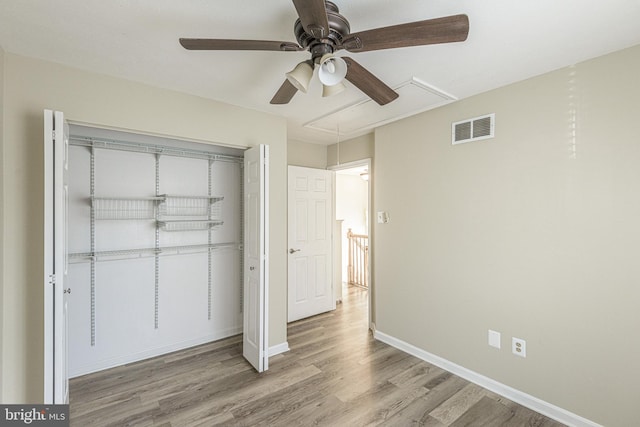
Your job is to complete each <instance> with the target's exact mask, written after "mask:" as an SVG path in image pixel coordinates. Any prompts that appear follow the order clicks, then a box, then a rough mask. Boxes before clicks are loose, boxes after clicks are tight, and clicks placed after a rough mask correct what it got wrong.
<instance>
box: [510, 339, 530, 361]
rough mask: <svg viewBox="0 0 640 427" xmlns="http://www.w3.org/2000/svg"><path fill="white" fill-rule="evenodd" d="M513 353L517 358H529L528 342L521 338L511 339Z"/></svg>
mask: <svg viewBox="0 0 640 427" xmlns="http://www.w3.org/2000/svg"><path fill="white" fill-rule="evenodd" d="M511 351H512V352H513V354H515V355H516V356H520V357H527V342H526V341H525V340H523V339H521V338H516V337H513V338H511Z"/></svg>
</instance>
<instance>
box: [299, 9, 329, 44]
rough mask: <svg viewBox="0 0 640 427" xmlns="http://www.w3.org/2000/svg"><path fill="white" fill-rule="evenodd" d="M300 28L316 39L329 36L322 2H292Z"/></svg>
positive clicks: (327, 20)
mask: <svg viewBox="0 0 640 427" xmlns="http://www.w3.org/2000/svg"><path fill="white" fill-rule="evenodd" d="M293 5H294V6H295V7H296V11H297V12H298V16H299V17H300V22H302V28H304V30H305V31H306V32H307V33H309V34H311V35H312V36H313V37H315V38H317V39H321V38H323V37H327V36H328V35H329V18H328V17H327V8H326V6H325V4H324V0H293Z"/></svg>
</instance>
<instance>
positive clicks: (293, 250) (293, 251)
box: [289, 248, 300, 254]
mask: <svg viewBox="0 0 640 427" xmlns="http://www.w3.org/2000/svg"><path fill="white" fill-rule="evenodd" d="M296 252H300V249H293V248H291V249H289V253H290V254H293V253H296Z"/></svg>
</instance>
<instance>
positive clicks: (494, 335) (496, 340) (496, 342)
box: [489, 329, 500, 349]
mask: <svg viewBox="0 0 640 427" xmlns="http://www.w3.org/2000/svg"><path fill="white" fill-rule="evenodd" d="M489 345H490V346H491V347H495V348H497V349H499V348H500V332H496V331H492V330H491V329H489Z"/></svg>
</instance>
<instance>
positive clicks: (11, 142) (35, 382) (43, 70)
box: [1, 53, 287, 403]
mask: <svg viewBox="0 0 640 427" xmlns="http://www.w3.org/2000/svg"><path fill="white" fill-rule="evenodd" d="M5 81H6V84H5V93H4V97H5V111H4V113H5V116H4V119H5V121H4V123H5V128H4V136H5V140H4V141H5V145H4V152H3V154H4V156H3V160H4V163H3V167H4V169H3V172H4V173H3V187H4V194H2V207H3V209H4V211H3V212H4V223H3V227H2V230H3V232H4V241H3V242H2V246H3V248H2V249H3V251H4V252H3V254H4V255H3V258H2V261H3V262H4V266H5V269H4V270H3V271H2V277H1V279H2V283H4V289H3V290H4V299H3V301H2V303H3V304H2V315H3V322H4V325H5V328H4V329H3V331H2V345H3V347H2V362H3V365H2V380H3V381H2V392H3V396H2V397H3V402H5V403H14V402H16V403H18V402H29V403H36V402H40V401H41V400H42V393H43V392H42V376H43V368H42V365H43V345H42V340H43V317H42V310H43V292H42V286H43V280H42V278H43V265H42V258H43V249H42V234H43V203H42V197H43V179H44V178H43V174H42V170H43V150H42V135H43V118H42V117H43V113H42V111H43V109H45V108H51V109H56V110H60V111H63V112H64V113H65V114H66V118H67V119H68V120H71V121H74V122H81V123H87V124H93V125H98V126H108V127H115V128H120V129H124V130H131V131H141V132H145V133H152V134H158V135H166V136H173V137H178V138H187V139H193V140H199V141H205V142H216V143H221V144H225V145H232V146H236V147H249V146H254V145H257V144H260V143H264V144H269V145H270V155H271V175H270V183H271V196H272V197H271V206H270V216H271V224H270V235H271V247H270V250H271V259H270V283H271V291H270V311H271V317H270V328H269V333H270V344H271V345H277V344H280V343H283V342H285V341H286V283H287V280H286V274H287V273H286V244H287V242H286V230H287V228H286V215H287V210H286V207H287V206H286V193H287V181H286V165H287V146H286V123H285V120H284V119H282V118H278V117H275V116H270V115H267V114H263V113H259V112H255V111H249V110H244V109H241V108H238V107H233V106H229V105H225V104H222V103H218V102H214V101H211V100H206V99H203V98H198V97H195V96H188V95H183V94H179V93H176V92H172V91H168V90H162V89H158V88H153V87H150V86H146V85H142V84H139V83H134V82H130V81H126V80H121V79H116V78H111V77H106V76H102V75H98V74H93V73H88V72H85V71H81V70H77V69H72V68H68V67H64V66H61V65H57V64H53V63H49V62H44V61H39V60H34V59H29V58H25V57H21V56H17V55H13V54H9V53H7V54H5ZM247 124H251V126H247Z"/></svg>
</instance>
